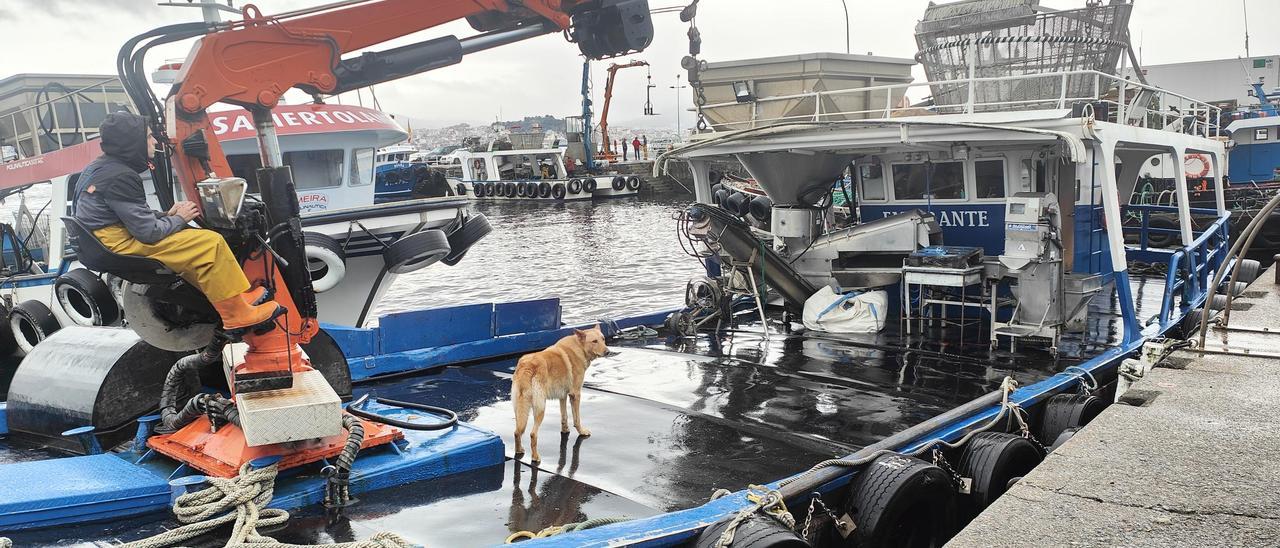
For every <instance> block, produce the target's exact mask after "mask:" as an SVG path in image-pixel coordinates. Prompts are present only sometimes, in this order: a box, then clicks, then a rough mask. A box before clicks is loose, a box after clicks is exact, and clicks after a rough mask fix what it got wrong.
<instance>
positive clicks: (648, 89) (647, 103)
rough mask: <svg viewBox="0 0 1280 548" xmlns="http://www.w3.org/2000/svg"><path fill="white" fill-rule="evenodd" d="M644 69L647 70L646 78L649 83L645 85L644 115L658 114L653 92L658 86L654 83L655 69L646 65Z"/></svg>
mask: <svg viewBox="0 0 1280 548" xmlns="http://www.w3.org/2000/svg"><path fill="white" fill-rule="evenodd" d="M644 71H645V79H646V80H647V81H648V83H647V84H645V86H644V115H645V116H657V114H655V113H654V112H653V98H652V93H653V88H656V87H658V86H657V85H656V84H654V83H653V70H651V69H650V68H649V66H647V65H646V66H645V67H644Z"/></svg>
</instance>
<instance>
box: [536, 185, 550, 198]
mask: <svg viewBox="0 0 1280 548" xmlns="http://www.w3.org/2000/svg"><path fill="white" fill-rule="evenodd" d="M550 196H551V183H548V182H546V181H543V182H541V183H538V197H539V198H547V197H550Z"/></svg>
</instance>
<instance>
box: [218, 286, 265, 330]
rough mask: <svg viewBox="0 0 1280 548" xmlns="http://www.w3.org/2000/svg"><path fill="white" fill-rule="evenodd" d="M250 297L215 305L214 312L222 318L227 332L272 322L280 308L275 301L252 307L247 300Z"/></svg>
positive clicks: (245, 296)
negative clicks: (268, 321)
mask: <svg viewBox="0 0 1280 548" xmlns="http://www.w3.org/2000/svg"><path fill="white" fill-rule="evenodd" d="M247 298H248V295H245V294H240V295H236V296H234V297H231V298H230V299H226V300H224V301H219V302H216V303H213V308H214V310H217V311H218V315H219V316H222V328H223V329H226V330H231V329H241V328H245V327H252V326H255V325H258V324H260V323H262V322H265V321H267V320H270V319H271V317H272V316H274V315H275V313H276V310H278V309H279V308H280V305H279V304H276V302H275V301H267V302H265V303H262V304H260V305H256V306H255V305H250V304H249V303H248V302H245V300H246V299H247Z"/></svg>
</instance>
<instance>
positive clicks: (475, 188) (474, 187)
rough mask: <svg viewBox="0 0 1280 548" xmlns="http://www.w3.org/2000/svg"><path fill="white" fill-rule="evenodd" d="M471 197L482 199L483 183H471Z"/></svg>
mask: <svg viewBox="0 0 1280 548" xmlns="http://www.w3.org/2000/svg"><path fill="white" fill-rule="evenodd" d="M471 195H472V196H475V197H476V198H483V197H484V184H483V183H471Z"/></svg>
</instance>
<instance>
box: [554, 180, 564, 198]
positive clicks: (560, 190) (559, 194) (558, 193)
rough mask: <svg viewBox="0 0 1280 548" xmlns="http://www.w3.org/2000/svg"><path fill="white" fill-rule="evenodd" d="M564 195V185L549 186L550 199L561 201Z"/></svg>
mask: <svg viewBox="0 0 1280 548" xmlns="http://www.w3.org/2000/svg"><path fill="white" fill-rule="evenodd" d="M564 195H565V190H564V183H556V184H554V185H552V186H551V197H552V198H555V199H557V200H563V199H564Z"/></svg>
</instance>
